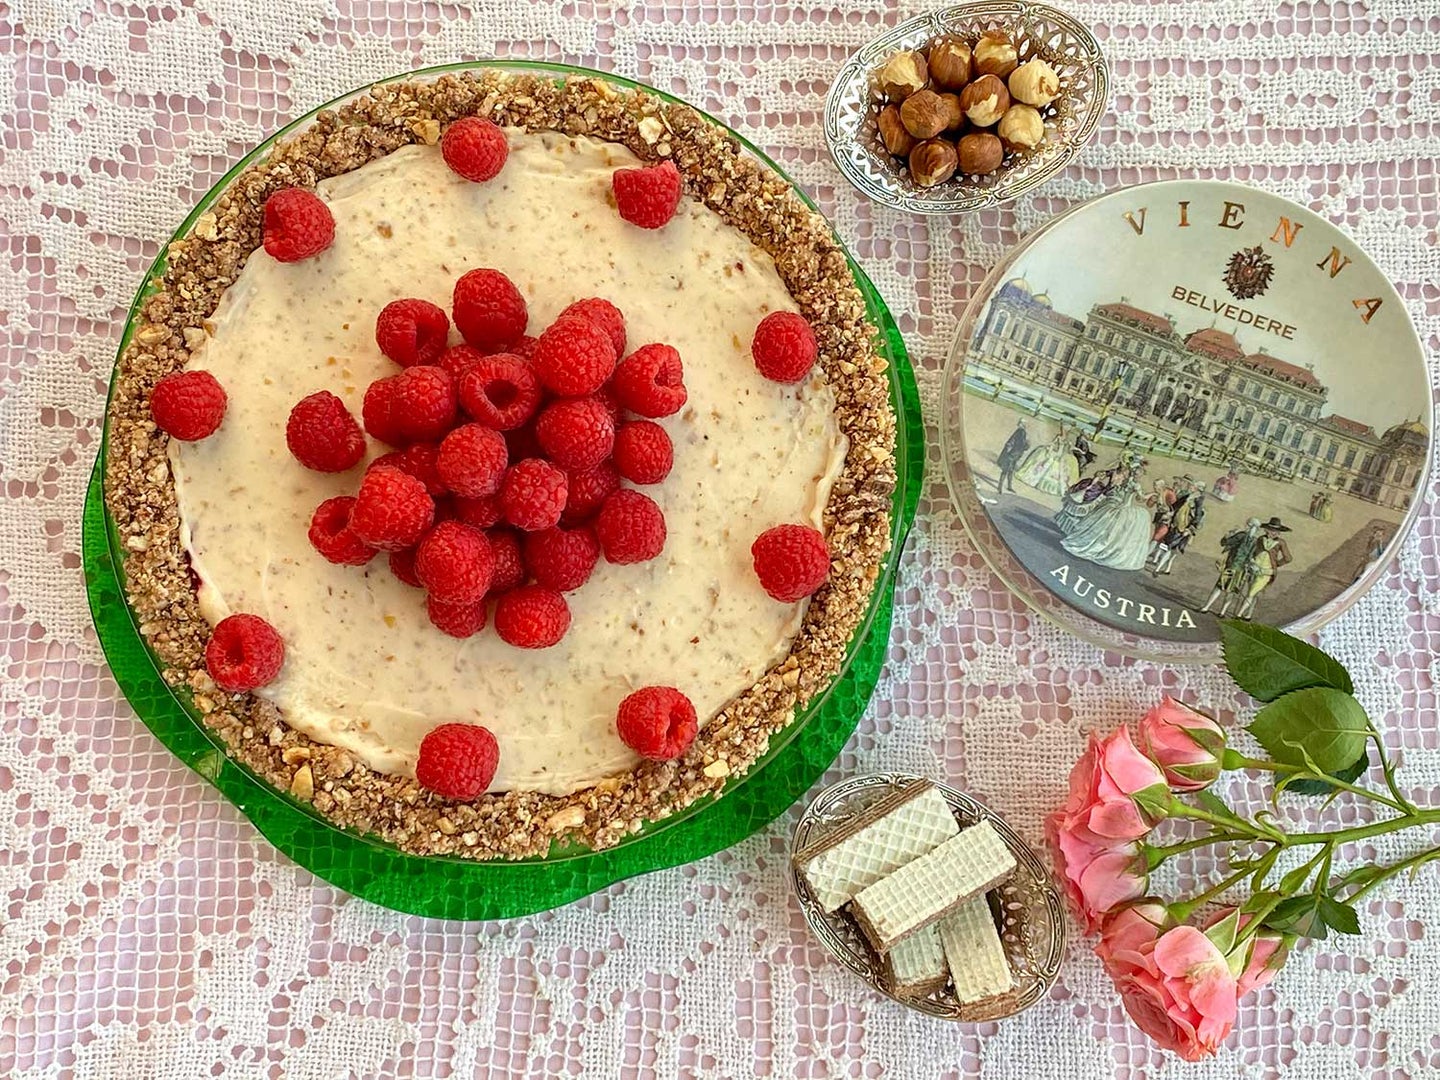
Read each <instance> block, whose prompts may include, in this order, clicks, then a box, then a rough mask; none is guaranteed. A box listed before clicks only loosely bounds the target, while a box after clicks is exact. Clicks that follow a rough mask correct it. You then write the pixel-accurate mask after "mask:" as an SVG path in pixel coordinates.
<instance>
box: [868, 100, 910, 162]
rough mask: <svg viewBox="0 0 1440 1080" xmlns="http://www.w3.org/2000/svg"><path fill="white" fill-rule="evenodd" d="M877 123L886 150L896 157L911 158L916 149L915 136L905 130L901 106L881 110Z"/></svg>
mask: <svg viewBox="0 0 1440 1080" xmlns="http://www.w3.org/2000/svg"><path fill="white" fill-rule="evenodd" d="M876 123H877V125H878V126H879V128H880V141H881V142H882V143H884V144H885V149H886V150H888V151H890V153H892V154H894V155H895V156H896V157H907V156H909V154H910V151H911V150H913V149H914V148H915V136H913V135H911V134H910V132H908V131H906V130H905V123H904V121H902V120H901V119H900V106H899V105H886V106H885V108H883V109H881V110H880V116H879V118H878V119H877V121H876Z"/></svg>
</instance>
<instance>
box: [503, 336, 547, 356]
mask: <svg viewBox="0 0 1440 1080" xmlns="http://www.w3.org/2000/svg"><path fill="white" fill-rule="evenodd" d="M539 340H540V339H539V338H535V337H531V336H530V335H529V334H521V335H520V340H519V341H517V342H515V344H513V345H511V346H510V351H511V352H512V353H514V354H515V355H516V356H518V357H519V358H520V359H521V360H529V359H530V357H531V355H532V354H533V353H534V352H535V343H536V342H537V341H539Z"/></svg>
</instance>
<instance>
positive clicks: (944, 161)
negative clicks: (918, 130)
mask: <svg viewBox="0 0 1440 1080" xmlns="http://www.w3.org/2000/svg"><path fill="white" fill-rule="evenodd" d="M958 164H959V157H958V156H957V155H956V153H955V147H953V146H951V145H950V144H949V143H948V142H946V141H945V140H944V139H927V140H926V141H925V142H922V143H919V144H918V145H917V146H916V147H915V149H914V150H911V151H910V175H911V177H912V178H913V179H914V180H915V183H917V184H919V185H920V186H921V187H934V186H935V185H936V184H943V183H944V182H945V181H946V180H949V179H950V177H952V176H954V175H955V167H956V165H958Z"/></svg>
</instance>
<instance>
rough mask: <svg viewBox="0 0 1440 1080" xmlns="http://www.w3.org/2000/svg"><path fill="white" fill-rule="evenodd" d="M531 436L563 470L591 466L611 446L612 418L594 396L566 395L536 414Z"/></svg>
mask: <svg viewBox="0 0 1440 1080" xmlns="http://www.w3.org/2000/svg"><path fill="white" fill-rule="evenodd" d="M535 437H536V438H537V439H539V440H540V447H541V449H542V450H544V451H545V456H546V457H548V458H549V459H550V460H551V461H553V462H554V463H555V464H556V465H559V466H560V467H561V468H562V469H565V470H566V471H567V472H568V471H569V470H571V469H574V470H576V471H582V470H584V469H593V468H594V467H595V466H596V465H599V464H600V463H601V462H602V461H604V460H605V459H606V458H608V457H609V456H610V451H611V450H612V449H614V447H615V421H614V419H613V418H612V417H611V416H610V410H608V409H607V408H605V406H604V405H603V404H601V403H600V402H599V401H596V400H595V399H594V398H567V399H566V400H564V401H557V402H555V403H554V404H553V405H547V406H546V407H545V409H544V411H542V412H541V413H540V419H538V420H536V421H535Z"/></svg>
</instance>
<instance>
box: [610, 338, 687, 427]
mask: <svg viewBox="0 0 1440 1080" xmlns="http://www.w3.org/2000/svg"><path fill="white" fill-rule="evenodd" d="M610 388H611V389H612V390H613V391H614V392H615V397H616V398H617V399H618V400H619V402H620V404H621V405H623V406H624V407H625V408H627V409H629V410H630V411H631V412H633V413H639V414H640V415H641V416H649V417H657V416H669V415H670V414H672V413H676V412H679V411H680V406H682V405H684V404H685V369H684V366H683V365H682V364H681V363H680V354H679V353H678V352H676V351H675V350H674V349H672V348H671V347H670V346H669V345H642V346H640V348H638V349H636V350H635V351H634V352H633V353H631V354H630V355H629V356H627V357H626V358H625V359H624V360H621V361H620V363H619V364H618V365H616V367H615V378H614V381H612V382H611V383H610Z"/></svg>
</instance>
